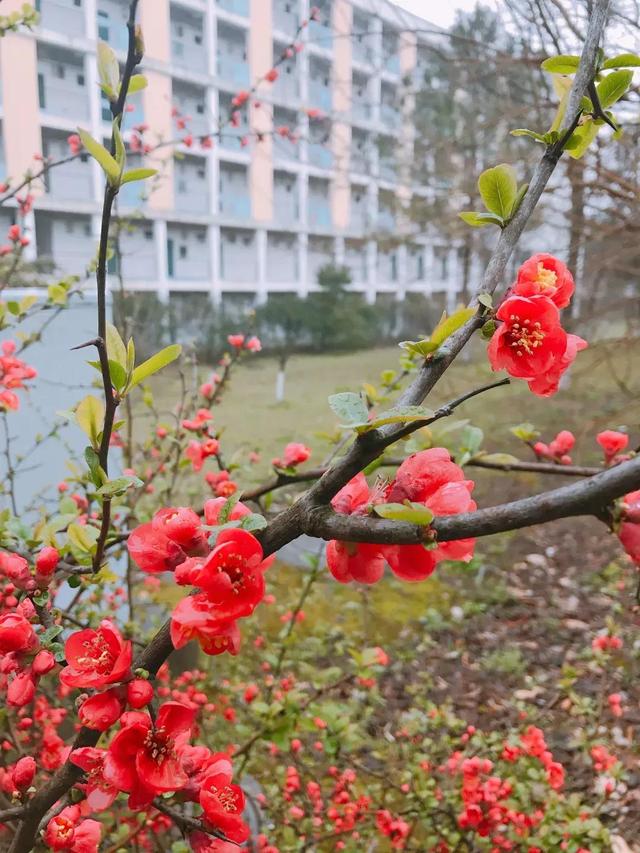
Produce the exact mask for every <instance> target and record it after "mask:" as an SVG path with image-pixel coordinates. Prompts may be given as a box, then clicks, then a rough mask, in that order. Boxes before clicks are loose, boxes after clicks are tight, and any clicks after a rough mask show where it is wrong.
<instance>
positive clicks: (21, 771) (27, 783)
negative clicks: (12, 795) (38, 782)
mask: <svg viewBox="0 0 640 853" xmlns="http://www.w3.org/2000/svg"><path fill="white" fill-rule="evenodd" d="M36 769H37V768H36V762H35V759H34V758H32V757H31V756H30V755H25V756H24V757H23V758H21V759H20V760H19V761H17V762H16V766H15V767H14V768H13V772H12V773H11V778H12V779H13V784H14V785H15V788H16V791H26V790H27V788H29V787H31V783H32V782H33V777H34V776H35V775H36Z"/></svg>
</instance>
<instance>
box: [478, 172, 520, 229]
mask: <svg viewBox="0 0 640 853" xmlns="http://www.w3.org/2000/svg"><path fill="white" fill-rule="evenodd" d="M478 190H479V191H480V195H481V196H482V200H483V202H484V203H485V206H486V208H487V210H488V211H490V213H495V214H496V215H497V216H500V217H501V218H502V219H507V217H508V216H509V214H510V213H511V208H512V207H513V203H514V201H515V200H516V197H517V195H518V181H517V179H516V173H515V170H514V168H513V166H510V165H509V164H508V163H501V164H500V165H499V166H494V167H493V168H492V169H487V170H486V171H484V172H483V173H482V174H481V175H480V177H479V178H478Z"/></svg>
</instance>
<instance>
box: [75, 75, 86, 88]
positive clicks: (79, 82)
mask: <svg viewBox="0 0 640 853" xmlns="http://www.w3.org/2000/svg"><path fill="white" fill-rule="evenodd" d="M76 79H77V81H78V86H84V74H78V76H77V78H76Z"/></svg>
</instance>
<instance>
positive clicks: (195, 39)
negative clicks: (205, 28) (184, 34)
mask: <svg viewBox="0 0 640 853" xmlns="http://www.w3.org/2000/svg"><path fill="white" fill-rule="evenodd" d="M193 40H194V42H195V43H196V44H202V36H201V35H195V36H194V37H193Z"/></svg>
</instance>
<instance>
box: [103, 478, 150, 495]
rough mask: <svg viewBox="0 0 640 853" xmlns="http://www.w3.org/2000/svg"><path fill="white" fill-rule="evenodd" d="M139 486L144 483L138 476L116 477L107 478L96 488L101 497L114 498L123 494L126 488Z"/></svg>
mask: <svg viewBox="0 0 640 853" xmlns="http://www.w3.org/2000/svg"><path fill="white" fill-rule="evenodd" d="M141 486H144V483H143V482H142V480H141V479H139V477H132V476H126V477H116V478H115V479H114V480H107V482H106V483H104V484H103V485H102V486H101V487H100V488H99V489H98V494H99V495H100V496H101V497H103V498H115V497H118V496H119V495H124V493H125V492H126V491H127V490H128V489H131V488H136V489H139V488H140V487H141Z"/></svg>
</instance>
